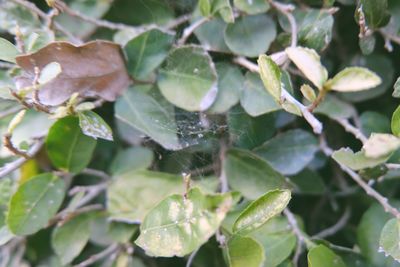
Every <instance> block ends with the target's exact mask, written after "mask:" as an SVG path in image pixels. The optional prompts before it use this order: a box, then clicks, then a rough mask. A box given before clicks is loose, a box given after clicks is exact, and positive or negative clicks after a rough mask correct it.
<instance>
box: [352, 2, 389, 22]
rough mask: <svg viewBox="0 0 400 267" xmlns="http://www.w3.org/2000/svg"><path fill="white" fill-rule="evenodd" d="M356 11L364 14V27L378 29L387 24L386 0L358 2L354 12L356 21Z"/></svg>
mask: <svg viewBox="0 0 400 267" xmlns="http://www.w3.org/2000/svg"><path fill="white" fill-rule="evenodd" d="M358 9H361V11H362V12H363V13H364V17H365V21H366V24H367V25H366V26H367V27H368V28H370V29H378V28H380V27H383V26H385V25H386V24H388V22H389V20H390V14H389V12H388V1H387V0H360V1H359V2H358V6H357V10H356V19H357V20H358V19H359V18H358V16H359V15H358V14H357V11H358Z"/></svg>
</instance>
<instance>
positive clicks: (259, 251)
mask: <svg viewBox="0 0 400 267" xmlns="http://www.w3.org/2000/svg"><path fill="white" fill-rule="evenodd" d="M227 250H228V259H229V266H230V267H261V266H263V262H264V260H265V257H264V248H263V247H262V246H261V245H260V243H258V242H257V241H256V240H255V239H254V238H251V237H245V236H234V237H232V238H231V239H229V241H228V247H227Z"/></svg>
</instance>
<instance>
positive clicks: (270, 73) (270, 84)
mask: <svg viewBox="0 0 400 267" xmlns="http://www.w3.org/2000/svg"><path fill="white" fill-rule="evenodd" d="M257 62H258V66H259V68H260V77H261V80H262V81H263V83H264V86H265V88H266V89H267V91H268V92H269V93H270V94H271V95H272V96H273V97H274V99H275V100H277V101H280V99H281V70H280V69H279V67H278V65H276V63H275V62H274V61H273V60H272V59H271V58H270V57H268V56H266V55H260V57H259V58H258V61H257Z"/></svg>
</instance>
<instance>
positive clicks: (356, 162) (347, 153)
mask: <svg viewBox="0 0 400 267" xmlns="http://www.w3.org/2000/svg"><path fill="white" fill-rule="evenodd" d="M389 157H390V154H389V155H384V156H382V157H379V158H369V157H367V156H366V155H365V152H364V151H362V150H361V151H359V152H356V153H354V152H353V151H352V150H351V149H350V148H341V149H340V150H337V151H335V152H333V154H332V158H333V159H334V160H336V161H337V162H338V163H340V164H343V165H345V166H347V167H349V168H350V169H353V170H355V171H357V170H362V169H365V168H372V167H375V166H378V165H379V164H382V163H384V162H385V161H386V160H388V159H389Z"/></svg>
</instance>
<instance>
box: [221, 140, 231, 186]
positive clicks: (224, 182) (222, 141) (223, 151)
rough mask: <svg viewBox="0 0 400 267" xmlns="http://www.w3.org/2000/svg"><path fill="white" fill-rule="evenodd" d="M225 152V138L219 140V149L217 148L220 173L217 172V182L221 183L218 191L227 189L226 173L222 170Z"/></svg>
mask: <svg viewBox="0 0 400 267" xmlns="http://www.w3.org/2000/svg"><path fill="white" fill-rule="evenodd" d="M225 154H226V144H225V140H221V141H220V150H219V162H220V166H221V168H220V174H219V182H220V185H221V188H220V192H221V193H226V192H228V191H229V184H228V178H227V177H226V173H225V170H224V166H223V165H224V161H225Z"/></svg>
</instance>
